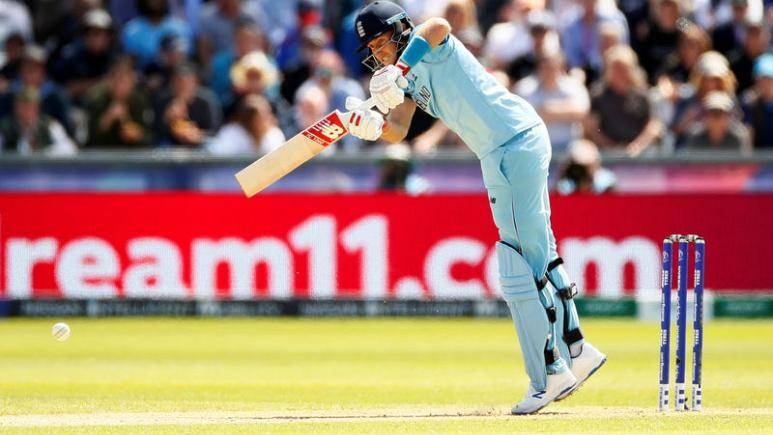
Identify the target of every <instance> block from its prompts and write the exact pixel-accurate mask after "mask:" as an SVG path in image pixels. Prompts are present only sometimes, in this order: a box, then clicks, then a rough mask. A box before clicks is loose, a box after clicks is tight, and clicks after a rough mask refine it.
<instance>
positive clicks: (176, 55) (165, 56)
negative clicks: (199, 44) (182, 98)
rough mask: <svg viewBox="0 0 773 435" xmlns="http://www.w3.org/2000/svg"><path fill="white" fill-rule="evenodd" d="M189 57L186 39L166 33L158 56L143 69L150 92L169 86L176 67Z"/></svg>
mask: <svg viewBox="0 0 773 435" xmlns="http://www.w3.org/2000/svg"><path fill="white" fill-rule="evenodd" d="M187 59H188V46H187V44H186V43H185V40H184V39H183V38H181V37H180V36H177V35H175V34H171V33H170V34H168V35H164V36H163V37H162V38H161V45H160V47H159V50H158V53H157V55H156V57H155V58H154V59H153V60H152V61H150V63H149V64H147V65H146V66H145V67H144V68H143V69H142V72H143V75H144V76H145V87H146V88H147V90H148V92H150V93H151V94H155V93H156V92H161V91H162V90H163V89H166V88H168V87H169V86H170V84H171V82H172V76H173V75H174V71H175V67H176V66H177V65H181V64H184V63H186V62H187Z"/></svg>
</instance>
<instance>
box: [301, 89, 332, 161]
mask: <svg viewBox="0 0 773 435" xmlns="http://www.w3.org/2000/svg"><path fill="white" fill-rule="evenodd" d="M328 107H330V102H329V101H328V99H327V95H326V94H325V91H323V90H322V89H321V88H320V87H318V86H308V87H306V88H305V89H303V91H302V92H298V93H297V94H296V95H295V105H294V106H293V108H294V115H295V125H296V129H295V131H299V130H302V129H304V128H306V127H308V126H310V125H312V124H314V123H315V122H317V121H318V120H320V119H321V118H322V117H323V116H325V115H326V114H327V109H328ZM336 145H337V144H333V145H330V146H328V147H327V149H326V150H325V151H323V152H322V153H323V154H325V155H330V154H333V153H334V152H335V150H336V149H337V146H336Z"/></svg>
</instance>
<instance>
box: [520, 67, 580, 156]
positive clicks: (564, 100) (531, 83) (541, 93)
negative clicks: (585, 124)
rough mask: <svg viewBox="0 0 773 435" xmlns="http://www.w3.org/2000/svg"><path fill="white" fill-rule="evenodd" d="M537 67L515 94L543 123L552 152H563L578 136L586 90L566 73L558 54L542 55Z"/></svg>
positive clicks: (521, 83)
mask: <svg viewBox="0 0 773 435" xmlns="http://www.w3.org/2000/svg"><path fill="white" fill-rule="evenodd" d="M537 65H538V67H537V73H536V74H534V75H531V76H529V77H527V78H525V79H523V80H521V82H519V83H518V85H517V88H516V93H517V94H518V95H520V96H522V97H523V98H525V99H526V100H527V101H528V102H529V103H531V105H532V106H534V108H535V109H537V112H538V113H539V115H540V117H541V118H542V119H543V120H544V121H545V124H547V127H548V133H549V135H550V142H551V144H552V146H553V150H554V151H558V152H564V151H566V150H567V148H568V147H569V144H570V143H571V142H572V141H574V140H576V139H580V138H581V137H582V124H581V121H582V120H583V119H584V118H585V117H587V116H588V112H589V110H590V98H589V97H588V91H587V90H586V88H585V85H583V84H582V82H581V81H580V80H578V79H577V78H576V77H573V76H570V75H568V74H566V72H565V68H564V58H563V56H562V55H561V53H560V52H553V53H543V54H542V57H541V58H540V59H539V60H538V64H537Z"/></svg>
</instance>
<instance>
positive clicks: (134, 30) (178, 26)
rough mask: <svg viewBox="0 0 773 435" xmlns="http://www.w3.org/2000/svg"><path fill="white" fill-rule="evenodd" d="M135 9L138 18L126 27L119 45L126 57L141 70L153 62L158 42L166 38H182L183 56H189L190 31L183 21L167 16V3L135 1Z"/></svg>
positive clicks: (190, 45)
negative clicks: (132, 57)
mask: <svg viewBox="0 0 773 435" xmlns="http://www.w3.org/2000/svg"><path fill="white" fill-rule="evenodd" d="M137 9H138V10H139V13H140V15H139V16H138V17H136V18H133V19H132V20H130V21H129V22H128V23H126V26H125V27H124V28H123V32H122V34H121V41H122V42H123V48H124V50H125V51H126V53H128V54H131V55H133V56H135V58H136V59H137V63H138V65H139V67H140V69H143V68H145V67H146V66H147V65H148V64H149V63H150V62H151V61H152V60H153V59H155V58H156V56H157V55H158V51H159V47H160V45H161V38H163V37H164V35H167V34H174V35H176V36H179V37H180V38H182V40H183V41H185V51H186V53H191V47H192V46H193V36H192V34H191V29H190V27H189V26H188V24H187V23H186V22H185V21H183V20H181V19H179V18H176V17H173V16H171V15H169V7H168V4H167V2H166V0H138V4H137Z"/></svg>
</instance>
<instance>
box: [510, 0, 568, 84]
mask: <svg viewBox="0 0 773 435" xmlns="http://www.w3.org/2000/svg"><path fill="white" fill-rule="evenodd" d="M526 23H527V24H528V26H529V35H530V36H531V40H532V47H531V49H530V50H527V51H526V53H524V54H522V55H521V56H518V57H517V58H515V60H513V61H512V62H511V63H510V65H509V66H508V67H507V75H508V76H509V77H510V79H511V80H513V81H514V82H517V81H518V80H521V79H522V78H524V77H526V76H529V75H531V74H532V73H534V71H536V69H537V59H538V58H539V57H540V56H542V55H544V54H545V53H546V52H556V51H559V50H561V47H560V42H559V39H558V34H557V33H556V31H555V27H556V17H555V15H553V13H552V12H550V11H531V12H529V14H528V15H527V16H526Z"/></svg>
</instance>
